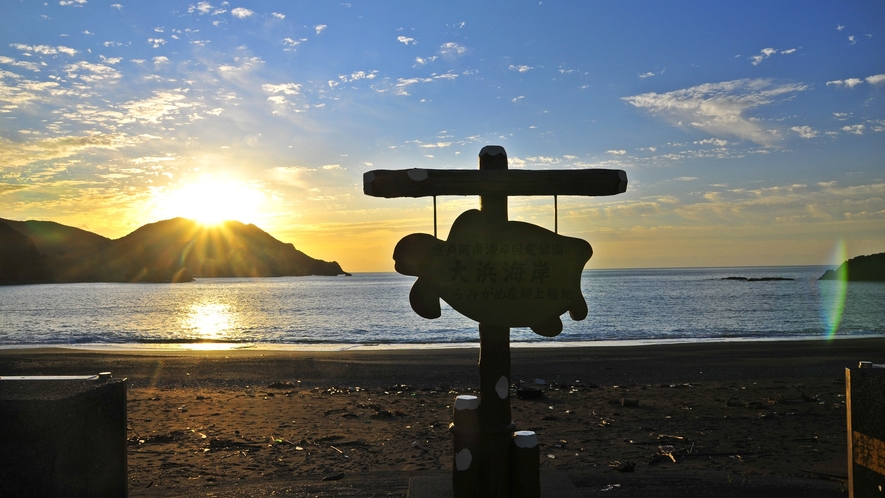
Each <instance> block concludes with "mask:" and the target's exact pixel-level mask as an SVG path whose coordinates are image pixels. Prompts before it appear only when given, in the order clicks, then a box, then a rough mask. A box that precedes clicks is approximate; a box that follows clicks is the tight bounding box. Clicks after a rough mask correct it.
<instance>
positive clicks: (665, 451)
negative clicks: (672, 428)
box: [658, 444, 676, 463]
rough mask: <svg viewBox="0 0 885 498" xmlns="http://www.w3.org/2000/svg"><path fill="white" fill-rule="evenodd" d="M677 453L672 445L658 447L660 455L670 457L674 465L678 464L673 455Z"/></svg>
mask: <svg viewBox="0 0 885 498" xmlns="http://www.w3.org/2000/svg"><path fill="white" fill-rule="evenodd" d="M675 451H676V447H675V446H673V445H672V444H663V445H661V446H658V455H660V456H664V457H668V458H669V459H670V460H672V461H673V463H676V456H675V455H674V454H673V453H674V452H675Z"/></svg>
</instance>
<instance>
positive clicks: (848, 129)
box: [842, 124, 865, 135]
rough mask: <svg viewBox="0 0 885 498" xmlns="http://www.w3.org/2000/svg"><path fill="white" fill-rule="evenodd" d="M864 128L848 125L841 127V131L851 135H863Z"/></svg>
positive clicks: (859, 125)
mask: <svg viewBox="0 0 885 498" xmlns="http://www.w3.org/2000/svg"><path fill="white" fill-rule="evenodd" d="M864 128H865V127H864V125H862V124H856V125H848V126H843V127H842V131H844V132H845V133H851V134H853V135H863V130H864Z"/></svg>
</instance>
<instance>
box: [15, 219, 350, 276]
mask: <svg viewBox="0 0 885 498" xmlns="http://www.w3.org/2000/svg"><path fill="white" fill-rule="evenodd" d="M306 275H328V276H335V275H346V272H345V271H344V270H342V269H341V266H340V265H339V264H338V263H337V262H335V261H331V262H329V261H323V260H320V259H314V258H312V257H310V256H308V255H306V254H304V253H303V252H301V251H299V250H298V249H296V248H295V246H294V245H292V244H287V243H284V242H281V241H279V240H277V239H275V238H274V237H272V236H271V235H270V234H268V233H267V232H265V231H263V230H261V229H260V228H258V227H257V226H255V225H246V224H244V223H240V222H238V221H226V222H224V223H220V224H218V225H212V226H206V225H201V224H199V223H197V222H195V221H192V220H188V219H184V218H174V219H171V220H164V221H159V222H156V223H151V224H148V225H144V226H142V227H141V228H139V229H137V230H135V231H134V232H132V233H130V234H129V235H126V236H125V237H122V238H119V239H116V240H111V239H108V238H106V237H102V236H101V235H98V234H95V233H92V232H88V231H86V230H81V229H79V228H74V227H70V226H65V225H62V224H59V223H55V222H52V221H12V220H5V219H2V218H0V284H5V285H17V284H35V283H68V282H157V283H159V282H190V281H193V280H194V278H195V277H282V276H306Z"/></svg>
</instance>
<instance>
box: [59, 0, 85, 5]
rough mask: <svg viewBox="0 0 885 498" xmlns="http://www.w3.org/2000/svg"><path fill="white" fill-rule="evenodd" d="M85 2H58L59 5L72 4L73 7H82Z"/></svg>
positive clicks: (65, 0) (80, 0) (63, 0)
mask: <svg viewBox="0 0 885 498" xmlns="http://www.w3.org/2000/svg"><path fill="white" fill-rule="evenodd" d="M85 3H86V0H60V1H59V2H58V4H59V5H62V6H65V7H66V6H68V5H73V6H74V7H82V6H83V4H85Z"/></svg>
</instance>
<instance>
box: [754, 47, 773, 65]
mask: <svg viewBox="0 0 885 498" xmlns="http://www.w3.org/2000/svg"><path fill="white" fill-rule="evenodd" d="M776 53H777V50H776V49H773V48H763V49H762V51H761V53H760V54H759V55H754V56H751V57H750V60H751V61H753V65H754V66H758V65H759V63H760V62H762V61H763V60H765V59H767V58H769V57H771V55H772V54H776Z"/></svg>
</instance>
